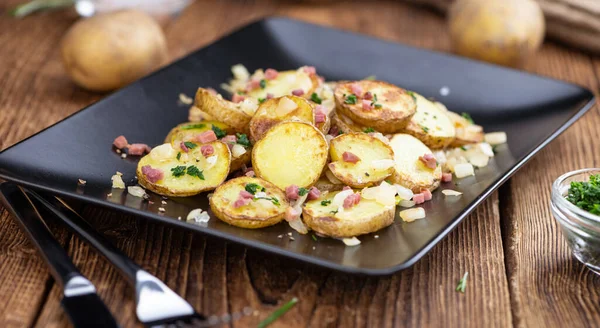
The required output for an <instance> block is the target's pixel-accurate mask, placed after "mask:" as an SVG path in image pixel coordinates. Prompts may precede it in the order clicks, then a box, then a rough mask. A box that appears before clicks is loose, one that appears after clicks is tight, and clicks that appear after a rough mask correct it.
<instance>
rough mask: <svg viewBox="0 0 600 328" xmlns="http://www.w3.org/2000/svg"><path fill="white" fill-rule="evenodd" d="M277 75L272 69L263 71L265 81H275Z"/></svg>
mask: <svg viewBox="0 0 600 328" xmlns="http://www.w3.org/2000/svg"><path fill="white" fill-rule="evenodd" d="M277 75H279V72H277V71H276V70H274V69H272V68H267V70H266V71H265V79H267V80H273V79H276V78H277Z"/></svg>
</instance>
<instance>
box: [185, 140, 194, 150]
mask: <svg viewBox="0 0 600 328" xmlns="http://www.w3.org/2000/svg"><path fill="white" fill-rule="evenodd" d="M183 144H184V145H185V146H186V147H188V148H189V149H194V148H196V147H197V146H198V145H196V144H195V143H193V142H191V141H184V142H183Z"/></svg>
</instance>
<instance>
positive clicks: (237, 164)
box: [229, 148, 252, 172]
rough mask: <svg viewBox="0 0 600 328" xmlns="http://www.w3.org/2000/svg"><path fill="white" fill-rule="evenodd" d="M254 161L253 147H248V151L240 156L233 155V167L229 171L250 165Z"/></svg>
mask: <svg viewBox="0 0 600 328" xmlns="http://www.w3.org/2000/svg"><path fill="white" fill-rule="evenodd" d="M251 161H252V148H248V149H246V152H245V153H244V154H243V155H242V156H240V157H233V156H232V157H231V168H230V169H229V172H233V171H237V170H239V169H241V168H242V166H244V165H248V164H249V163H250V162H251Z"/></svg>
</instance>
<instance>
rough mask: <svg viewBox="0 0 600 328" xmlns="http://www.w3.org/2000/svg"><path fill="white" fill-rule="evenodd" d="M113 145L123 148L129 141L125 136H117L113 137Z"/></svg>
mask: <svg viewBox="0 0 600 328" xmlns="http://www.w3.org/2000/svg"><path fill="white" fill-rule="evenodd" d="M113 145H114V146H115V147H117V148H118V149H123V148H125V147H127V145H129V143H128V142H127V139H126V138H125V136H118V137H116V138H115V141H113Z"/></svg>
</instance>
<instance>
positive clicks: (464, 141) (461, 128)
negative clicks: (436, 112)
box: [446, 111, 485, 147]
mask: <svg viewBox="0 0 600 328" xmlns="http://www.w3.org/2000/svg"><path fill="white" fill-rule="evenodd" d="M446 115H447V116H448V118H450V120H451V121H452V123H453V124H454V128H455V130H456V137H455V138H454V140H452V142H451V143H450V147H460V146H464V145H468V144H475V143H480V142H483V138H484V136H485V134H484V132H483V127H481V126H479V125H476V124H473V123H471V122H470V121H469V120H467V119H466V118H464V117H462V116H461V115H458V114H456V113H454V112H451V111H447V112H446Z"/></svg>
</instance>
